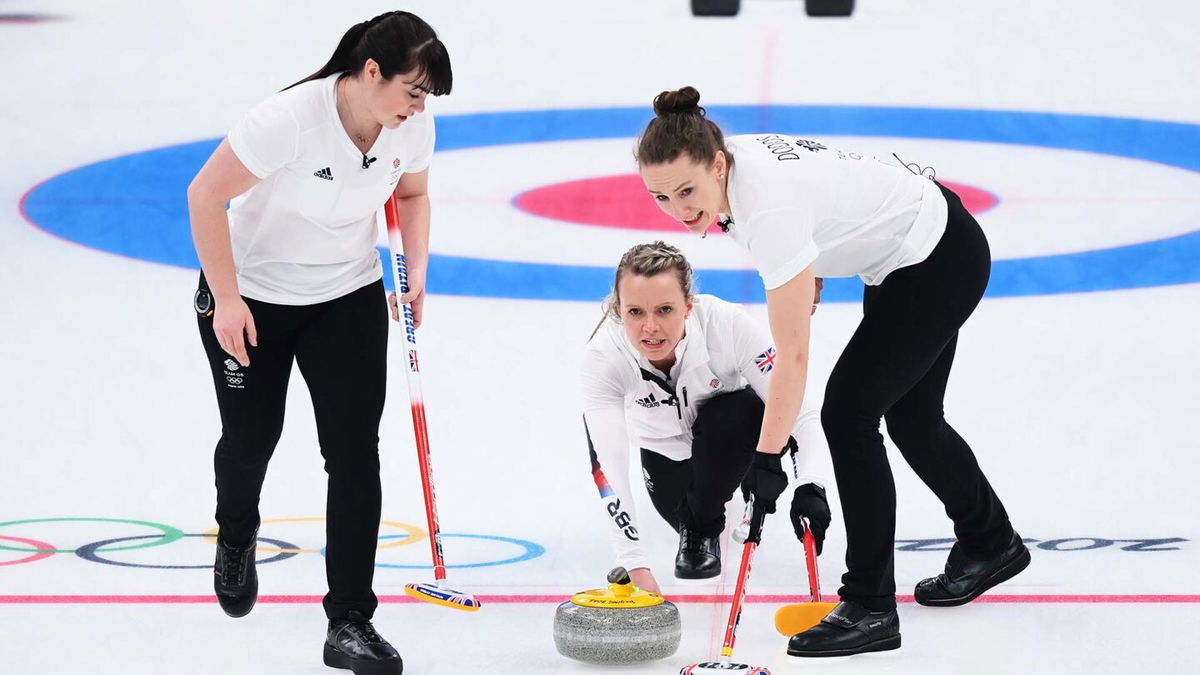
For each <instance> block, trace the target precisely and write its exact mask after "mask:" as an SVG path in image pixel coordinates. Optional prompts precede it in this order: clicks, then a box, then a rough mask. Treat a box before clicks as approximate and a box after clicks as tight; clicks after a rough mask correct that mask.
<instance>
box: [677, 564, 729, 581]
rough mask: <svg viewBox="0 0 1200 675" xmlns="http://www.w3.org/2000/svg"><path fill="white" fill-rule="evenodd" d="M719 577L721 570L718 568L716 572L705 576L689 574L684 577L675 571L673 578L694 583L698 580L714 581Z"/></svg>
mask: <svg viewBox="0 0 1200 675" xmlns="http://www.w3.org/2000/svg"><path fill="white" fill-rule="evenodd" d="M719 576H721V568H720V567H718V568H717V569H716V570H714V571H713V573H712V574H705V575H691V574H687V575H684V574H680V573H679V570H675V578H676V579H688V580H692V581H695V580H698V579H715V578H717V577H719Z"/></svg>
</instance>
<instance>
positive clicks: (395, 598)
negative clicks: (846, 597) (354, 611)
mask: <svg viewBox="0 0 1200 675" xmlns="http://www.w3.org/2000/svg"><path fill="white" fill-rule="evenodd" d="M476 597H478V598H479V600H480V602H481V603H482V604H485V605H486V604H489V603H492V604H498V605H537V604H550V603H559V602H562V601H564V600H566V599H567V598H568V597H569V595H565V594H564V595H479V596H476ZM321 598H322V596H320V595H262V596H259V598H258V602H260V603H266V604H278V605H288V604H314V603H320V602H321ZM667 598H668V599H669V600H670V601H671V602H674V603H675V604H707V603H726V602H729V601H730V596H728V595H668V596H667ZM809 599H810V598H809V596H807V595H747V596H746V602H753V603H771V604H783V603H794V602H808V600H809ZM897 600H898V601H899V602H901V603H912V602H913V598H912V596H911V595H901V596H898V597H897ZM215 601H216V600H215V598H214V597H213V596H211V595H0V605H147V604H148V605H177V604H207V603H211V602H215ZM379 601H380V602H382V603H388V604H400V603H419V602H421V601H420V600H417V599H415V598H410V597H408V596H407V595H381V596H379ZM975 602H986V603H994V604H1052V605H1063V604H1099V605H1111V604H1194V603H1200V595H1154V594H1146V595H1121V594H1108V595H1067V594H1057V595H1012V594H1010V595H1000V594H997V595H983V596H980V597H979V598H978V599H976V600H975Z"/></svg>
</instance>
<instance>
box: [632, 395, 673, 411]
mask: <svg viewBox="0 0 1200 675" xmlns="http://www.w3.org/2000/svg"><path fill="white" fill-rule="evenodd" d="M633 402H634V403H637V404H638V405H640V406H642V407H643V408H657V407H659V406H664V405H667V406H678V405H679V400H678V399H676V398H675V397H674V396H671V397H668V398H665V399H663V400H661V401H660V400H658V399H656V398H655V397H654V392H651V393H650V395H649V396H647V397H646V398H638V399H634V401H633Z"/></svg>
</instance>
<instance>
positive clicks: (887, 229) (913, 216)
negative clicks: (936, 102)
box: [726, 134, 947, 290]
mask: <svg viewBox="0 0 1200 675" xmlns="http://www.w3.org/2000/svg"><path fill="white" fill-rule="evenodd" d="M726 146H727V147H728V148H729V150H730V152H731V153H732V154H733V159H734V165H733V169H732V170H731V171H730V174H729V183H728V196H729V208H730V210H732V211H733V213H731V214H728V215H730V216H731V217H732V218H733V223H732V224H731V225H730V227H729V234H730V235H731V236H732V237H733V239H734V240H735V241H737V242H738V243H739V244H740V245H742V246H743V247H744V248H746V249H747V250H749V251H750V257H751V258H752V259H753V260H754V266H755V267H756V268H758V273H759V275H761V276H762V280H763V285H764V286H765V287H766V288H767V290H771V289H773V288H778V287H779V286H782V285H783V284H785V283H787V282H788V281H790V280H791V279H793V278H794V277H795V276H796V275H798V274H800V273H801V272H803V271H804V269H805V268H806V267H808V266H809V265H812V266H813V271H814V273H815V275H816V276H818V277H851V276H855V275H857V276H859V277H861V278H862V280H863V283H865V284H867V285H871V286H876V285H879V284H881V283H883V280H884V279H885V278H886V277H887V275H888V274H890V273H891V272H892V271H894V270H897V269H900V268H901V267H907V266H908V265H915V264H917V263H919V262H921V261H922V260H924V259H925V258H926V257H927V256H928V255H929V254H930V253H931V252H932V251H933V249H934V247H935V246H937V243H938V241H939V240H941V238H942V233H943V232H945V230H946V214H947V207H946V198H945V197H943V196H942V193H941V190H939V189H938V186H937V184H936V183H934V182H933V181H932V180H928V179H926V178H922V177H920V176H917V175H915V174H913V173H912V172H911V171H909V170H908V169H906V168H904V167H903V166H900V165H898V164H890V163H887V162H883V161H880V160H878V159H875V158H874V157H869V156H863V155H860V154H858V153H855V152H848V151H843V150H839V149H837V148H832V147H828V146H826V145H824V144H823V143H819V142H816V141H810V140H805V139H800V138H796V137H793V136H783V135H780V134H757V135H745V136H731V137H729V138H727V139H726Z"/></svg>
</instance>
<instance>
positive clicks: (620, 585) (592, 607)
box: [554, 567, 682, 664]
mask: <svg viewBox="0 0 1200 675" xmlns="http://www.w3.org/2000/svg"><path fill="white" fill-rule="evenodd" d="M608 582H609V586H608V588H597V589H593V590H590V591H583V592H582V593H576V594H575V595H573V596H571V599H570V600H568V601H566V602H564V603H562V604H561V605H559V606H558V609H557V610H555V612H554V646H555V647H556V648H557V649H558V653H559V654H562V655H563V656H567V657H570V658H572V659H577V660H579V661H587V662H589V663H601V664H622V663H640V662H642V661H650V660H652V659H661V658H665V657H668V656H670V655H672V654H674V653H675V650H676V649H678V648H679V638H680V637H681V635H682V630H681V627H680V623H679V609H678V608H677V607H675V605H673V604H672V603H670V602H667V601H666V600H665V599H664V598H663V597H662V596H661V595H658V594H657V593H650V592H649V591H643V590H642V589H640V588H637V587H636V586H634V585H633V581H631V580H630V579H629V573H628V572H626V571H625V568H624V567H617V568H615V569H613V571H611V572H609V573H608Z"/></svg>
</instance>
